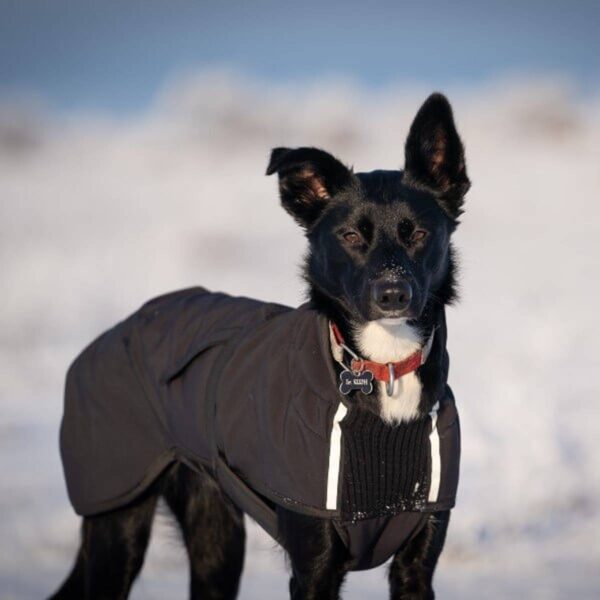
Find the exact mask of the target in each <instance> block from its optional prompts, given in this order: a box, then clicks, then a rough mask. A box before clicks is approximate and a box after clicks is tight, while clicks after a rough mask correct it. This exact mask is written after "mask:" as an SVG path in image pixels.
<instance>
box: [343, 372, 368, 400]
mask: <svg viewBox="0 0 600 600" xmlns="http://www.w3.org/2000/svg"><path fill="white" fill-rule="evenodd" d="M353 390H360V391H361V392H362V393H363V394H370V393H371V392H372V391H373V373H371V371H362V372H360V373H353V372H352V371H348V370H345V371H342V372H341V373H340V392H342V394H344V396H347V395H348V394H349V393H350V392H352V391H353Z"/></svg>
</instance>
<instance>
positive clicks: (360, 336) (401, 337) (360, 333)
mask: <svg viewBox="0 0 600 600" xmlns="http://www.w3.org/2000/svg"><path fill="white" fill-rule="evenodd" d="M353 331H354V339H355V340H356V345H357V348H358V350H359V352H358V354H360V356H362V357H363V358H367V359H369V360H374V361H376V362H380V363H388V362H397V361H400V360H404V359H405V358H408V357H409V356H410V355H411V354H413V353H414V352H416V351H417V350H419V348H421V346H422V343H423V340H422V337H421V334H420V332H419V330H418V329H417V327H415V326H414V325H409V324H408V322H407V321H406V319H394V320H393V321H392V320H391V319H389V320H388V319H379V320H377V321H369V322H367V323H364V324H355V325H353Z"/></svg>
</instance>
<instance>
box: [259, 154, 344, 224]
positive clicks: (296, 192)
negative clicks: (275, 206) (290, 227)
mask: <svg viewBox="0 0 600 600" xmlns="http://www.w3.org/2000/svg"><path fill="white" fill-rule="evenodd" d="M273 173H277V174H278V175H279V193H280V196H281V203H282V205H283V207H284V208H285V209H286V210H287V211H288V212H289V213H290V214H291V215H292V216H293V217H294V218H295V219H296V220H297V221H298V222H299V223H300V224H301V225H302V226H304V227H310V226H311V225H312V224H313V223H314V222H315V221H316V220H317V219H318V217H319V215H320V214H321V211H322V210H323V208H324V207H325V206H326V205H327V202H328V201H329V200H330V199H331V198H332V197H333V196H334V195H335V194H337V193H338V192H340V191H341V190H343V189H344V188H346V187H348V186H350V185H351V184H352V182H353V180H354V175H353V174H352V171H351V170H350V169H348V167H346V166H345V165H343V164H342V163H341V162H340V161H339V160H338V159H337V158H335V157H333V156H332V155H331V154H329V153H327V152H324V151H323V150H319V149H318V148H296V149H290V148H275V149H273V151H272V152H271V159H270V161H269V166H268V167H267V175H272V174H273Z"/></svg>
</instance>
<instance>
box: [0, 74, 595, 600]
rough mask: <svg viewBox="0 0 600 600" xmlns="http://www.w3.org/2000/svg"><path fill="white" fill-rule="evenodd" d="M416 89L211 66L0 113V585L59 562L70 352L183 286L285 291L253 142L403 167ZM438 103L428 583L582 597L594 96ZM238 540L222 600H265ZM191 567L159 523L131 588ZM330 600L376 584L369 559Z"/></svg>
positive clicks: (159, 595)
mask: <svg viewBox="0 0 600 600" xmlns="http://www.w3.org/2000/svg"><path fill="white" fill-rule="evenodd" d="M429 91H431V90H422V89H415V88H414V87H413V88H403V87H398V88H397V89H393V90H388V91H386V92H378V93H375V92H367V91H365V90H361V89H357V88H355V87H353V86H352V85H349V84H347V83H344V82H323V83H321V84H320V85H316V84H315V85H313V86H311V87H308V88H307V87H300V86H299V87H297V88H290V87H286V88H283V87H281V88H273V87H271V88H268V89H265V87H263V86H261V85H260V84H258V83H257V82H252V81H240V79H239V78H236V77H233V76H227V75H220V74H217V73H213V74H205V75H203V76H201V77H198V78H196V79H194V80H189V81H187V82H182V83H180V84H175V85H173V86H171V88H170V89H169V90H167V91H166V92H165V94H164V95H163V96H162V97H161V98H160V99H159V100H158V101H157V104H156V106H155V108H154V109H152V110H151V111H149V112H148V113H147V114H145V115H144V116H142V117H138V118H135V119H130V120H128V121H126V122H122V121H118V120H115V119H110V118H107V117H106V116H98V115H95V116H94V115H85V116H82V115H79V116H78V117H70V118H68V119H67V118H65V117H61V118H59V117H56V116H53V115H49V114H46V113H45V112H44V111H43V110H36V109H35V108H31V107H28V106H27V105H21V106H15V105H11V106H0V198H1V200H0V282H1V288H2V310H1V312H0V598H2V599H7V600H8V599H10V598H26V599H29V598H31V599H33V598H40V597H43V596H44V595H45V594H47V593H48V592H50V591H51V590H52V589H53V588H54V587H55V586H56V585H57V584H58V583H59V581H60V580H61V579H62V577H63V576H64V575H65V574H66V572H67V569H68V568H69V566H70V563H71V560H72V558H73V555H74V552H75V548H76V545H77V538H78V520H77V518H76V517H75V515H74V514H73V512H72V511H71V508H70V506H69V504H68V501H67V497H66V493H65V490H64V484H63V480H62V472H61V466H60V460H59V455H58V445H57V432H58V425H59V420H60V416H61V402H62V399H61V394H62V382H63V374H64V372H65V369H66V367H67V365H68V363H69V361H70V360H71V359H72V358H73V357H74V355H75V354H76V353H77V352H78V351H79V350H80V349H81V348H82V347H83V345H84V344H86V343H87V342H88V341H89V340H90V339H91V338H92V337H93V336H95V335H96V334H97V333H98V332H100V331H101V330H103V329H104V328H106V327H108V326H109V325H111V324H112V323H113V322H115V321H116V320H118V319H120V318H122V317H123V316H124V315H125V314H127V313H129V312H131V311H132V310H134V309H135V308H136V307H138V306H139V305H140V304H141V303H142V302H143V301H144V300H146V299H147V298H149V297H151V296H153V295H155V294H159V293H162V292H165V291H168V290H172V289H176V288H180V287H184V286H189V285H193V284H203V285H206V286H208V287H211V288H214V289H222V290H225V291H228V292H232V293H238V294H246V295H250V296H256V297H259V298H266V299H271V300H275V301H280V302H284V303H289V304H294V305H295V304H298V303H299V302H300V301H301V300H302V285H301V282H300V280H299V277H298V265H299V263H300V260H301V255H302V251H303V247H304V240H303V237H302V234H301V232H300V230H299V229H298V228H297V227H296V226H295V224H294V223H293V222H292V220H291V219H290V218H289V217H288V216H287V215H286V214H285V213H284V212H283V211H282V210H281V209H280V208H279V206H278V199H277V195H276V182H275V180H274V179H273V178H267V177H264V176H263V173H264V170H265V167H266V162H267V157H268V153H269V150H270V148H271V147H272V146H275V145H282V144H284V145H288V146H295V145H301V144H310V145H317V146H322V147H324V148H326V149H328V150H330V151H333V152H334V153H336V154H337V155H338V156H339V157H340V158H342V159H343V160H345V161H346V162H347V163H349V164H352V165H354V167H355V169H356V170H369V169H372V168H377V167H382V168H394V167H397V166H400V165H402V163H403V156H402V154H403V142H404V138H405V135H406V132H407V129H408V126H409V124H410V120H411V118H412V117H413V115H414V113H415V111H416V110H417V108H418V106H419V103H420V102H421V101H422V100H423V99H424V98H425V97H426V95H427V93H428V92H429ZM449 94H450V99H451V100H452V102H453V104H454V107H455V113H456V117H457V122H458V126H459V130H460V132H461V134H462V136H463V139H464V141H465V144H466V149H467V159H468V165H469V173H470V176H471V178H472V180H473V188H472V190H471V192H470V193H469V195H468V198H467V207H466V208H467V212H466V214H465V216H464V219H463V224H462V225H461V228H460V230H459V231H458V233H457V235H456V242H457V244H458V246H459V248H460V250H461V255H462V277H461V281H462V290H463V291H462V302H461V303H460V304H459V305H458V306H457V307H456V308H452V309H451V310H450V311H449V340H450V341H449V346H450V354H451V359H452V366H451V373H450V382H451V384H452V386H453V388H454V391H455V395H456V397H457V401H458V404H459V407H460V410H461V418H462V428H463V462H462V478H461V486H460V494H459V498H458V505H457V508H456V509H455V511H454V512H453V520H452V524H451V528H450V533H449V538H448V543H447V546H446V550H445V553H444V555H443V558H442V560H441V563H440V567H439V569H438V573H437V576H436V577H437V589H438V592H439V596H440V597H441V598H457V599H458V598H461V599H464V598H491V599H495V598H521V597H527V598H573V597H577V598H594V597H598V596H599V595H600V510H599V509H598V498H599V497H600V476H599V463H600V461H599V459H598V450H597V447H598V440H599V439H600V410H599V408H598V407H599V402H598V398H597V395H598V392H599V391H600V390H599V387H600V386H599V384H598V382H599V377H598V368H599V367H600V364H599V358H600V352H599V351H600V341H599V339H600V332H599V331H598V318H597V316H596V314H595V313H596V304H597V297H598V295H599V293H600V283H599V281H600V265H599V262H600V252H599V251H600V219H599V218H600V207H599V206H598V203H599V202H600V98H590V97H587V98H586V99H585V100H581V99H578V98H576V97H575V96H574V95H573V94H572V93H571V92H570V89H569V86H568V85H566V84H565V82H561V81H552V80H536V79H531V78H529V79H527V80H525V79H522V80H506V81H502V82H498V83H497V84H496V85H494V86H488V87H485V88H483V87H480V88H477V89H456V90H449ZM250 531H251V535H250V540H249V546H248V556H247V567H246V570H245V575H244V580H243V581H244V583H243V588H242V594H241V597H242V598H248V599H252V598H262V599H265V598H281V597H284V595H285V590H286V586H287V583H286V578H287V575H286V572H285V564H284V560H283V557H282V555H281V552H280V551H279V550H277V549H276V548H275V547H274V545H273V543H272V542H271V541H270V540H269V539H268V538H266V536H265V535H264V534H262V533H261V532H260V531H259V530H258V528H257V527H255V526H252V525H251V526H250ZM186 578H187V573H186V564H185V556H184V552H183V550H182V548H181V546H180V545H179V544H178V542H177V534H176V532H175V531H174V529H173V528H172V527H170V526H169V525H168V524H167V519H166V518H165V517H161V518H160V519H159V520H158V525H157V528H156V529H155V534H154V536H153V540H152V543H151V547H150V551H149V556H148V561H147V565H146V567H145V569H144V572H143V575H142V577H141V579H140V580H139V582H138V583H137V584H136V587H135V592H134V597H135V598H138V599H141V598H149V599H153V598H155V599H164V598H169V599H171V598H173V599H176V598H182V599H183V598H185V596H186ZM346 590H347V594H346V596H345V597H347V598H355V599H357V598H363V597H365V596H366V595H367V593H368V596H369V597H373V598H374V597H381V598H383V597H385V595H386V594H385V571H384V569H383V568H380V569H377V570H374V571H372V572H365V573H356V574H352V575H351V576H350V577H349V579H348V584H347V587H346Z"/></svg>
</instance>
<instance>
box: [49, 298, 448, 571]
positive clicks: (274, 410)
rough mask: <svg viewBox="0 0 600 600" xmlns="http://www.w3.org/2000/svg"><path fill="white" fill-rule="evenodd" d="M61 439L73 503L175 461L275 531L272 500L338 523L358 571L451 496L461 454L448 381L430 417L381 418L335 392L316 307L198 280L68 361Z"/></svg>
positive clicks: (125, 497) (121, 488) (84, 507)
mask: <svg viewBox="0 0 600 600" xmlns="http://www.w3.org/2000/svg"><path fill="white" fill-rule="evenodd" d="M60 445H61V455H62V460H63V466H64V472H65V478H66V482H67V489H68V493H69V498H70V500H71V503H72V504H73V507H74V508H75V511H76V512H77V513H78V514H81V515H94V514H97V513H101V512H105V511H109V510H112V509H115V508H118V507H121V506H123V505H125V504H127V503H128V502H130V501H132V500H134V499H135V498H136V497H138V496H139V495H140V494H141V493H142V492H143V491H144V490H145V489H146V488H147V487H148V486H149V485H150V484H151V483H152V482H153V481H154V480H155V479H156V478H157V477H158V476H159V475H160V473H161V472H162V471H163V470H164V469H165V468H166V467H167V466H168V465H169V464H170V463H172V462H173V461H176V460H179V461H183V462H185V463H186V464H187V465H189V466H190V467H191V468H194V469H198V468H202V467H204V468H206V467H208V468H210V469H211V470H212V472H213V474H214V475H215V476H216V477H217V479H218V480H219V482H220V483H221V486H222V487H223V489H224V490H225V492H226V493H227V494H228V495H229V497H230V498H231V499H232V501H233V502H234V503H235V504H236V505H238V506H239V507H240V508H241V509H242V510H243V511H244V512H246V513H248V514H249V515H250V516H251V517H252V518H253V519H254V520H256V521H257V522H258V523H259V524H260V525H261V526H262V527H263V528H264V529H266V531H267V532H268V533H270V534H271V535H272V536H273V537H274V538H276V539H277V538H278V528H277V514H276V509H277V506H282V507H285V508H287V509H290V510H293V511H297V512H299V513H303V514H306V515H313V516H316V517H321V518H327V519H332V520H333V522H334V524H335V527H336V529H337V531H338V533H339V535H340V537H341V538H342V540H343V541H344V543H345V544H346V546H347V548H348V550H349V551H350V554H351V555H352V557H353V563H352V565H353V566H352V568H354V569H362V568H370V567H373V566H376V565H378V564H381V563H382V562H384V561H385V560H387V558H389V556H391V555H392V554H394V553H395V552H396V550H398V549H399V547H400V546H401V545H402V544H403V543H404V542H405V541H406V540H407V539H409V538H410V536H412V535H414V534H416V533H417V532H418V531H419V529H420V526H421V525H422V524H423V523H424V520H425V518H426V517H427V515H428V513H431V512H432V511H438V510H445V509H449V508H451V507H452V506H453V505H454V502H455V496H456V488H457V484H458V467H459V454H460V438H459V425H458V415H457V412H456V408H455V404H454V400H453V397H452V393H451V391H450V389H449V388H448V387H446V393H445V394H444V396H443V397H441V398H439V399H438V401H437V403H436V406H435V407H434V409H433V410H432V412H431V413H430V415H429V417H428V418H426V419H421V420H419V421H415V422H411V423H402V424H398V425H390V424H387V423H385V422H384V421H382V420H381V419H380V418H379V417H378V416H376V415H374V414H372V413H370V412H368V411H366V410H364V409H361V408H360V407H357V406H356V405H355V406H353V405H352V404H350V403H349V402H348V401H347V399H346V397H344V396H342V394H341V393H340V392H339V390H338V382H337V374H336V370H335V367H334V362H333V358H332V355H331V348H330V340H329V324H328V321H327V319H326V318H325V317H324V316H322V315H321V314H320V313H318V312H317V311H315V310H314V309H313V308H312V307H311V306H310V305H309V304H306V305H303V306H301V307H299V308H297V309H291V308H289V307H285V306H281V305H277V304H271V303H265V302H260V301H257V300H251V299H248V298H236V297H231V296H228V295H225V294H221V293H211V292H209V291H207V290H205V289H203V288H192V289H188V290H183V291H179V292H174V293H172V294H168V295H165V296H161V297H159V298H156V299H154V300H151V301H150V302H148V303H147V304H145V305H144V306H143V307H142V308H141V309H139V310H138V311H137V312H135V313H134V314H133V315H131V316H130V317H129V318H127V319H126V320H125V321H123V322H121V323H119V324H118V325H116V326H115V327H113V328H112V329H110V330H109V331H107V332H105V333H104V334H102V335H101V336H100V337H99V338H98V339H96V340H95V341H94V342H92V343H91V344H90V345H89V346H88V347H87V348H86V349H85V350H84V351H83V352H82V353H81V354H80V355H79V356H78V357H77V358H76V359H75V361H74V362H73V364H72V365H71V367H70V368H69V371H68V374H67V380H66V387H65V410H64V416H63V421H62V425H61V434H60Z"/></svg>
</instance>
